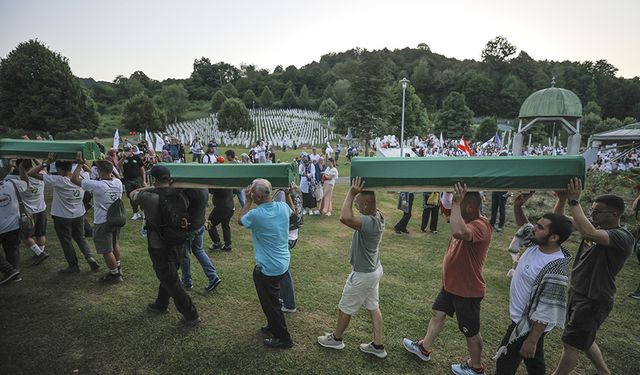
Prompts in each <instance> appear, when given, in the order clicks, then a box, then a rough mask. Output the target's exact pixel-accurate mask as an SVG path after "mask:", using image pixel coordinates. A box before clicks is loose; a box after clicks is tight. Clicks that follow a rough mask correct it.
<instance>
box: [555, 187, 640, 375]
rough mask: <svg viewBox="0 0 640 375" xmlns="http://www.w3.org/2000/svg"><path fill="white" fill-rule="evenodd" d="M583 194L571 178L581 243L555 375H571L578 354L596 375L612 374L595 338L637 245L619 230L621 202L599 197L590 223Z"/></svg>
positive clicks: (612, 197)
mask: <svg viewBox="0 0 640 375" xmlns="http://www.w3.org/2000/svg"><path fill="white" fill-rule="evenodd" d="M581 194H582V181H580V179H577V178H576V179H573V180H572V181H571V182H570V183H569V185H568V186H567V199H568V200H569V209H570V211H571V216H572V218H573V222H574V226H575V228H576V230H577V231H578V232H580V234H581V235H582V242H581V243H580V246H579V247H578V252H577V254H576V259H575V261H574V262H573V268H572V270H571V285H570V289H569V302H568V303H567V327H566V328H565V330H564V333H563V334H562V343H563V344H564V348H563V350H562V356H561V357H560V361H559V362H558V367H557V368H556V370H555V372H554V373H553V374H554V375H565V374H569V373H571V371H572V370H573V368H574V367H575V365H576V362H577V360H578V356H579V354H580V352H584V353H585V354H586V355H587V357H589V360H590V361H591V363H593V365H594V367H595V368H596V370H597V372H598V374H611V372H610V371H609V368H608V367H607V364H606V363H605V361H604V357H603V356H602V352H601V351H600V347H599V346H598V344H596V341H595V340H596V334H597V333H598V330H599V329H600V326H601V325H602V323H604V321H605V320H606V319H607V317H608V316H609V313H610V312H611V310H612V309H613V301H614V298H615V294H616V276H617V275H618V273H619V272H620V270H622V267H623V266H624V264H625V262H626V260H627V258H628V257H629V255H631V249H632V248H633V242H634V238H633V235H632V234H631V233H630V232H629V231H628V230H626V229H625V228H622V227H620V217H621V216H622V214H623V213H624V200H623V199H622V198H620V197H618V196H616V195H601V196H599V197H597V198H596V199H595V200H594V202H593V203H592V204H591V210H590V216H591V221H589V219H588V218H587V216H586V215H585V214H584V211H582V207H581V206H580V201H579V199H580V195H581Z"/></svg>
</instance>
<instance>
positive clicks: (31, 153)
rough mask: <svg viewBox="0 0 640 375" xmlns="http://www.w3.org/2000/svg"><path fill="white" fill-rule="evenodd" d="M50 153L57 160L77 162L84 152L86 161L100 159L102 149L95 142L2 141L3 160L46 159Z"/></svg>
mask: <svg viewBox="0 0 640 375" xmlns="http://www.w3.org/2000/svg"><path fill="white" fill-rule="evenodd" d="M50 152H53V153H55V154H56V159H57V160H76V158H77V154H78V152H82V155H83V156H84V160H96V159H99V158H100V148H99V147H98V145H97V144H96V143H95V142H93V141H35V140H26V139H10V138H2V139H0V158H1V159H46V158H47V156H48V155H49V153H50Z"/></svg>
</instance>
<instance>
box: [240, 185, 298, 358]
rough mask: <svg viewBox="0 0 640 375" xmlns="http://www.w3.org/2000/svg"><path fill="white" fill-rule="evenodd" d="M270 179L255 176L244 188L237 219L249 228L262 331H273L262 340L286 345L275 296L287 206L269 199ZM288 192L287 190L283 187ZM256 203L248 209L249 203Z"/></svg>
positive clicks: (284, 258)
mask: <svg viewBox="0 0 640 375" xmlns="http://www.w3.org/2000/svg"><path fill="white" fill-rule="evenodd" d="M271 190H272V188H271V183H270V182H269V181H267V180H264V179H255V180H254V181H253V183H252V184H251V186H250V187H249V188H247V189H246V190H245V193H246V197H247V200H246V202H245V205H244V207H242V211H240V216H239V218H238V223H239V224H240V225H242V226H244V227H245V228H248V229H251V237H252V239H253V251H254V254H255V258H256V266H255V268H254V270H253V282H254V284H255V286H256V292H257V293H258V299H259V300H260V305H261V306H262V311H263V312H264V314H265V316H266V317H267V325H266V326H264V327H263V328H262V330H263V331H265V332H268V333H271V334H273V338H269V339H266V340H264V344H265V345H266V346H269V347H272V348H290V347H292V346H293V341H292V340H291V336H290V335H289V331H288V330H287V322H286V321H285V318H284V314H283V312H282V306H281V304H280V301H279V300H278V296H279V292H280V280H281V279H282V278H283V277H284V275H285V273H286V272H287V270H288V269H289V259H290V258H289V241H288V236H289V216H290V215H291V208H289V206H288V205H287V203H285V202H274V201H273V200H272V199H271ZM286 194H287V195H288V194H289V190H286ZM254 202H255V204H256V205H257V207H256V208H254V209H251V205H252V203H254Z"/></svg>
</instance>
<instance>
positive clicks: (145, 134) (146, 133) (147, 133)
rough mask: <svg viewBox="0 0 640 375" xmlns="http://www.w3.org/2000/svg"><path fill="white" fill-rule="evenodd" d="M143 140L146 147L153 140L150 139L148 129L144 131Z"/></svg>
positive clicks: (150, 144)
mask: <svg viewBox="0 0 640 375" xmlns="http://www.w3.org/2000/svg"><path fill="white" fill-rule="evenodd" d="M144 140H145V141H147V147H149V148H151V146H153V140H152V139H151V134H149V132H148V131H146V130H145V131H144Z"/></svg>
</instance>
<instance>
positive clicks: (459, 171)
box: [351, 155, 585, 191]
mask: <svg viewBox="0 0 640 375" xmlns="http://www.w3.org/2000/svg"><path fill="white" fill-rule="evenodd" d="M354 177H362V178H363V179H364V180H365V188H371V189H375V188H385V189H389V190H405V191H433V190H435V191H439V190H443V189H446V188H449V189H450V188H451V187H452V186H453V185H454V184H455V183H456V182H463V183H465V184H467V187H468V188H469V190H475V191H478V190H484V191H490V190H498V191H499V190H558V189H566V188H567V183H568V182H569V179H570V178H572V177H579V178H581V179H582V181H583V184H584V177H585V164H584V158H583V157H582V156H579V155H576V156H549V157H543V156H536V157H522V156H514V157H420V158H377V157H373V158H363V157H359V158H354V159H353V161H352V163H351V178H354Z"/></svg>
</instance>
